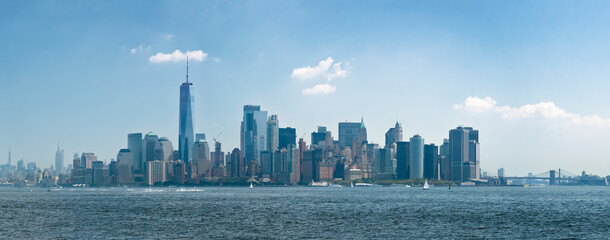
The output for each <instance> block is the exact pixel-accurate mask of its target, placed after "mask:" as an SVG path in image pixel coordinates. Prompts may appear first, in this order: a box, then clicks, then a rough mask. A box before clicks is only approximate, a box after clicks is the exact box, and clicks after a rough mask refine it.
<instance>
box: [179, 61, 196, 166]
mask: <svg viewBox="0 0 610 240" xmlns="http://www.w3.org/2000/svg"><path fill="white" fill-rule="evenodd" d="M194 101H195V99H194V96H193V83H190V82H189V61H188V58H187V59H186V82H184V83H182V85H181V86H180V130H179V134H178V138H179V141H180V143H179V146H178V153H179V156H180V159H181V160H182V161H184V162H185V163H189V162H190V159H191V148H192V147H193V140H194V139H193V136H194V134H193V102H194Z"/></svg>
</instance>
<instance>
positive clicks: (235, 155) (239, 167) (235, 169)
mask: <svg viewBox="0 0 610 240" xmlns="http://www.w3.org/2000/svg"><path fill="white" fill-rule="evenodd" d="M244 173H245V164H244V158H243V157H242V154H241V151H239V148H234V149H233V151H232V152H231V176H232V177H233V178H243V177H244Z"/></svg>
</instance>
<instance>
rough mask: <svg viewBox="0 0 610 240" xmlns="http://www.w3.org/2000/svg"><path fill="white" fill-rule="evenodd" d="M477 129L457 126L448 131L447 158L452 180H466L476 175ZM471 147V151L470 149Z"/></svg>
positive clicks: (477, 158)
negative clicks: (450, 166) (449, 162)
mask: <svg viewBox="0 0 610 240" xmlns="http://www.w3.org/2000/svg"><path fill="white" fill-rule="evenodd" d="M478 143H479V131H478V130H474V129H472V128H471V127H462V126H459V127H457V128H456V129H451V130H450V131H449V158H450V159H451V165H452V171H451V172H452V179H453V181H461V182H464V181H468V180H470V179H476V178H477V177H478V174H477V173H476V172H478V162H479V155H478V152H479V145H478ZM471 149H472V151H470V150H471Z"/></svg>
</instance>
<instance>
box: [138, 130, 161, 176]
mask: <svg viewBox="0 0 610 240" xmlns="http://www.w3.org/2000/svg"><path fill="white" fill-rule="evenodd" d="M158 141H159V137H158V136H157V134H155V133H154V132H152V131H151V132H149V133H147V134H146V136H144V140H142V162H143V164H144V165H142V166H140V167H141V168H142V169H143V170H144V169H146V162H150V161H154V160H156V159H155V146H157V142H158Z"/></svg>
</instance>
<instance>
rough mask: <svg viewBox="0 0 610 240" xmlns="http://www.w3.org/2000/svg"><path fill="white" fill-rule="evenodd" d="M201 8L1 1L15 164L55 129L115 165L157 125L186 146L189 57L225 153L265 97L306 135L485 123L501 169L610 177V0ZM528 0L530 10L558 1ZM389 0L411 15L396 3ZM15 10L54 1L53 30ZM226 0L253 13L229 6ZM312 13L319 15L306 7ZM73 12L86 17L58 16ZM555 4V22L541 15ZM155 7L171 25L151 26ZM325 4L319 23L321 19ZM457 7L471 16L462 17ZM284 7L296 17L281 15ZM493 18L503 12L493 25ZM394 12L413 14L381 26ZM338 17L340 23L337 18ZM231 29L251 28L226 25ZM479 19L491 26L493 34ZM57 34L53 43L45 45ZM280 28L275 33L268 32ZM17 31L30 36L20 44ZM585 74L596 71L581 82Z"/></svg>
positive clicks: (4, 91)
mask: <svg viewBox="0 0 610 240" xmlns="http://www.w3.org/2000/svg"><path fill="white" fill-rule="evenodd" d="M10 4H11V3H6V5H10ZM132 4H133V3H132ZM200 4H201V6H196V7H192V10H188V9H184V8H183V7H181V6H179V5H178V4H176V5H174V4H172V3H167V5H169V6H171V7H170V10H164V9H162V7H151V6H147V8H150V9H147V10H150V11H151V12H152V13H150V14H149V15H139V16H138V17H140V19H133V18H129V17H128V13H127V12H124V11H122V10H117V9H116V8H114V7H119V8H121V7H122V8H124V9H133V8H135V7H136V6H134V5H131V4H129V3H123V4H118V3H116V2H113V3H96V4H95V6H93V5H88V4H83V5H78V6H72V8H71V9H68V10H60V9H59V8H61V4H57V5H53V6H48V5H45V4H44V3H30V4H27V5H20V6H7V7H6V8H4V10H0V11H2V13H3V14H2V15H3V17H1V18H2V23H1V24H0V32H2V34H3V36H7V37H6V38H5V39H4V40H0V41H2V43H4V44H2V45H3V46H2V47H0V49H2V50H3V52H6V53H7V56H12V58H2V60H0V61H1V62H0V63H2V64H0V65H1V66H2V67H1V69H0V70H1V71H0V78H1V79H2V80H1V83H0V84H1V85H2V86H1V87H0V96H1V97H0V101H1V102H3V104H0V110H1V111H2V112H3V113H6V114H7V116H9V117H7V118H3V119H2V120H0V126H2V132H3V133H7V135H6V138H3V139H2V140H0V145H2V146H5V149H6V150H5V151H9V149H10V151H11V152H12V154H13V156H12V157H13V160H14V159H21V157H23V158H24V160H25V162H36V163H37V165H38V166H41V167H43V168H46V167H48V166H50V165H51V164H54V157H53V153H54V152H56V150H57V149H56V147H57V141H59V142H60V143H61V147H62V149H64V150H65V152H66V154H67V155H68V156H71V155H72V154H73V153H74V152H78V153H79V154H80V153H83V152H94V153H96V155H97V157H98V160H106V161H108V162H110V159H111V158H115V157H116V155H117V152H118V151H119V150H120V149H122V148H126V147H127V141H126V138H125V136H126V135H127V134H128V133H134V132H139V133H148V132H150V131H153V132H155V133H158V135H159V137H161V136H167V137H168V138H169V139H171V140H172V141H173V142H174V144H176V146H174V147H175V148H178V145H179V143H178V139H179V138H178V133H177V131H176V126H178V125H179V124H178V118H176V115H179V107H178V104H177V101H176V99H179V93H178V92H177V91H176V87H177V86H179V85H180V83H181V82H183V81H184V77H183V76H184V63H185V60H186V56H189V57H190V58H191V59H192V60H191V62H190V64H191V69H190V70H191V78H190V80H191V81H192V82H193V84H194V85H196V86H197V89H196V90H195V91H194V92H195V99H197V103H196V104H195V105H194V106H195V109H194V110H193V112H194V116H193V119H194V120H195V121H194V122H193V125H194V128H195V129H194V132H195V133H206V134H207V136H208V139H210V138H211V137H212V136H217V135H218V133H220V132H222V133H223V134H222V135H221V138H220V139H219V142H222V143H223V148H224V149H223V150H224V151H225V152H229V151H231V150H232V149H233V148H235V147H239V146H240V130H239V128H240V121H242V120H243V119H242V113H243V112H242V107H243V106H244V105H260V106H262V107H263V109H264V110H265V111H267V112H269V115H271V114H277V116H278V119H279V127H280V128H285V127H292V128H295V129H296V136H297V139H298V138H300V137H301V136H303V135H306V137H305V140H306V141H307V142H309V134H310V133H311V132H314V131H316V129H317V126H326V127H327V128H328V130H329V131H331V132H333V134H335V135H334V136H335V137H337V135H336V134H337V133H339V129H338V127H337V123H339V122H344V121H349V122H358V120H360V119H362V118H363V119H364V122H365V123H366V124H367V130H368V136H367V137H368V139H369V141H370V142H374V143H377V144H380V145H382V144H384V139H385V135H384V134H385V133H386V131H387V130H388V129H389V128H391V127H393V126H394V125H395V123H396V122H400V123H401V124H402V127H403V131H404V134H403V135H404V138H405V139H408V138H410V137H411V136H414V135H416V134H419V135H421V136H422V137H423V138H424V139H425V141H426V143H435V144H437V145H441V144H442V142H443V139H444V138H448V130H449V129H453V128H455V127H456V126H458V125H464V126H472V127H475V128H476V129H478V130H481V132H482V133H483V134H482V135H481V143H482V144H484V146H485V147H484V148H483V149H484V150H483V151H481V159H482V161H481V162H482V163H481V164H482V165H481V168H482V169H483V170H484V171H488V172H490V173H493V172H495V171H496V170H497V169H498V168H504V169H505V170H506V172H507V173H506V174H507V175H513V173H514V174H515V175H525V174H527V173H528V172H534V173H536V172H544V171H548V170H549V169H557V168H564V169H569V170H570V171H581V170H586V171H587V172H591V173H595V174H600V175H604V176H605V175H607V174H608V172H610V163H608V161H607V159H606V158H605V157H604V155H603V149H604V146H605V145H607V144H608V143H609V142H608V140H607V139H605V135H607V133H608V128H609V126H610V124H608V122H609V121H608V117H610V109H607V108H604V107H603V106H601V104H596V103H597V102H599V101H600V99H601V101H602V102H603V100H607V97H606V96H605V92H604V91H603V89H605V88H606V87H608V84H607V83H604V81H603V80H604V79H606V78H607V76H608V72H607V70H604V69H603V66H605V63H608V62H610V61H609V59H608V57H607V56H608V54H606V55H604V54H605V53H608V52H609V48H608V47H607V46H604V44H603V42H607V40H608V38H609V36H608V34H607V33H603V31H602V30H603V25H601V24H599V22H603V21H605V20H608V19H607V16H604V15H603V11H602V10H601V9H604V8H607V7H608V4H607V3H591V4H592V5H593V4H598V5H600V6H598V9H600V10H596V11H592V9H589V8H586V9H584V8H583V7H582V6H580V8H578V7H577V8H573V9H570V11H568V10H567V9H569V8H570V7H572V6H570V5H569V4H566V3H565V2H563V3H562V4H557V5H559V6H556V7H554V8H548V9H547V12H542V13H536V12H535V11H533V10H530V11H523V12H519V13H517V12H516V11H517V10H518V9H509V10H508V11H499V10H498V8H499V7H502V6H500V5H496V4H491V3H489V4H483V6H482V8H483V9H485V10H489V12H490V13H491V15H488V14H483V13H479V14H473V15H472V16H469V17H466V16H465V14H464V15H462V14H460V13H458V11H459V10H460V9H461V8H467V6H463V5H461V6H459V8H458V9H457V10H456V11H455V12H454V11H452V10H450V8H451V4H446V5H444V6H435V5H434V4H428V3H424V4H417V5H416V4H414V3H413V2H407V3H394V2H384V4H380V5H379V6H376V7H375V8H372V9H370V11H368V12H366V13H365V16H356V15H355V14H347V13H345V14H339V16H336V15H333V11H332V9H333V8H334V7H338V6H339V5H340V4H339V3H326V4H322V5H318V6H309V5H308V4H306V3H293V2H291V3H284V4H283V7H284V8H287V10H286V11H285V13H278V12H273V11H272V10H265V7H269V6H268V5H266V4H264V3H260V6H259V5H258V3H257V4H255V3H253V2H252V3H250V4H249V7H250V8H249V9H243V8H241V7H240V6H234V5H233V4H231V3H200ZM276 4H277V3H276ZM525 4H528V6H529V7H532V8H533V9H535V8H536V7H539V8H542V7H549V6H550V3H549V2H542V3H525ZM136 5H137V4H136ZM341 6H343V5H341ZM343 7H346V8H349V9H351V10H356V9H358V8H361V7H362V6H359V5H358V4H354V5H353V6H343ZM390 7H395V8H397V9H400V10H403V11H405V13H393V12H389V13H388V12H387V10H388V9H387V8H390ZM55 8H58V9H55ZM430 8H433V9H435V10H444V11H447V12H446V13H447V14H448V15H449V16H448V17H443V16H441V14H439V13H438V12H437V13H433V12H432V11H430V10H429V9H430ZM439 8H440V9H439ZM513 8H514V7H513ZM8 9H16V10H21V11H32V14H36V13H37V12H38V13H41V15H40V16H39V18H41V19H45V20H49V24H53V26H51V27H50V28H49V29H44V25H43V26H37V27H34V28H30V27H32V26H33V25H32V24H34V23H33V21H32V20H30V19H27V18H23V16H21V17H18V16H16V15H14V14H11V13H10V12H9V11H8ZM49 9H55V10H57V12H56V13H50V12H49ZM228 10H231V11H237V12H240V13H244V14H243V15H244V16H242V17H235V16H233V17H229V16H228V15H227V14H226V12H227V11H228ZM407 10H408V11H407ZM79 11H82V12H83V13H100V12H104V13H114V14H116V16H118V17H119V18H120V19H122V20H124V21H126V22H127V23H128V24H127V27H119V26H118V25H119V24H117V23H115V22H113V21H111V19H110V18H107V17H104V16H103V15H100V14H93V16H92V17H87V16H84V15H81V14H79V13H76V12H79ZM183 11H184V12H186V14H184V15H182V14H179V12H183ZM512 11H515V12H512ZM571 11H574V12H571ZM579 11H580V12H582V11H587V13H588V16H589V18H584V17H582V16H583V15H578V17H574V16H575V15H577V14H578V13H579ZM598 11H599V12H598ZM51 12H53V11H51ZM314 12H319V13H318V15H314V16H308V15H309V14H312V13H314ZM382 12H383V13H385V14H382ZM62 13H65V14H67V15H68V18H69V19H79V20H82V22H81V23H72V22H70V21H69V20H65V19H58V18H56V16H55V14H62ZM196 13H207V14H203V15H202V17H204V18H205V19H206V20H208V21H204V22H205V24H204V27H197V26H196V25H197V24H199V22H194V21H182V20H189V19H192V15H195V14H196ZM295 13H298V14H296V15H295V16H290V14H295ZM248 14H250V15H248ZM494 14H496V15H497V16H494ZM544 14H546V15H557V16H558V18H557V19H556V20H555V21H551V22H543V21H542V19H540V18H541V17H540V16H541V15H544ZM546 15H545V16H546ZM156 16H161V17H160V18H161V19H159V20H158V21H161V22H167V23H165V24H162V26H161V27H158V28H153V27H150V28H147V27H145V26H147V24H146V21H147V20H150V19H154V17H156ZM315 16H317V17H320V18H321V19H320V20H315V21H314V20H313V19H315ZM255 17H260V18H262V19H261V20H263V21H266V24H265V26H256V25H255V24H252V23H248V20H249V19H250V18H255ZM341 17H343V19H342V18H341ZM375 17H378V18H380V19H379V20H375ZM451 17H454V18H456V19H457V20H458V21H455V22H454V23H450V21H449V20H450V18H451ZM516 17H523V18H525V19H526V20H523V21H528V20H529V21H531V26H532V28H531V29H518V28H514V27H511V26H510V24H511V21H516ZM227 18H230V19H227ZM278 19H287V20H289V21H288V23H284V24H276V23H272V22H274V21H275V20H278ZM485 19H487V20H490V21H487V23H482V22H481V21H482V20H485ZM179 20H180V21H179ZM364 20H370V22H368V24H364V23H365V22H366V21H364ZM389 20H394V22H400V21H406V22H407V23H405V24H397V26H380V25H378V24H380V23H382V22H385V21H389ZM547 20H548V19H547ZM307 21H314V24H311V25H307V26H306V27H304V29H302V31H303V33H296V32H294V31H292V30H290V27H293V26H299V25H298V23H302V22H307ZM326 21H330V22H332V24H329V25H328V27H324V26H327V25H325V24H324V23H326ZM350 21H357V22H362V23H363V24H361V25H359V26H354V25H358V24H351V22H350ZM179 22H180V23H185V26H180V24H179ZM348 22H350V24H348ZM585 25H587V26H586V27H583V26H585ZM230 26H236V27H237V29H238V32H235V31H230V30H228V28H227V27H230ZM330 26H332V27H336V28H338V32H334V31H332V29H334V28H331V27H330ZM316 27H319V28H316ZM341 27H344V28H341ZM453 27H455V29H453ZM553 27H556V28H562V29H563V31H558V30H554V29H555V28H553ZM247 28H252V30H247ZM478 28H481V29H484V30H485V31H487V32H491V33H490V36H481V35H480V34H481V32H478V31H477V30H476V29H478ZM26 29H27V30H28V31H29V32H25V30H26ZM134 29H135V30H136V31H135V32H134V33H133V34H124V35H121V36H118V34H119V33H125V32H126V31H128V30H134ZM358 29H360V30H361V31H358ZM473 29H474V30H473ZM80 30H82V32H79V31H80ZM540 30H542V32H540V33H536V31H540ZM240 31H241V32H240ZM260 32H263V33H266V35H265V37H264V38H263V37H256V36H257V35H256V34H257V33H260ZM367 33H377V36H365V35H368V34H367ZM290 34H296V36H294V37H291V36H290ZM308 34H311V36H309V35H308ZM342 34H343V35H346V36H341V35H342ZM477 34H479V35H477ZM511 34H512V35H514V37H509V36H508V35H511ZM44 35H48V36H49V38H48V40H47V41H43V42H40V43H38V42H36V40H37V39H41V38H42V37H41V36H44ZM269 35H270V36H275V37H277V38H278V40H276V41H272V42H269V41H267V40H266V39H267V36H269ZM545 35H550V36H551V37H552V38H551V37H550V38H548V39H546V38H544V36H545ZM312 36H313V37H312ZM239 37H242V38H247V39H248V40H247V41H246V40H240V39H239ZM299 37H303V40H301V39H299ZM230 39H233V40H230ZM354 39H357V40H354ZM17 41H24V42H25V43H24V44H21V45H19V46H14V44H15V43H16V42H17ZM79 41H82V43H79ZM106 41H107V43H103V44H102V43H101V42H106ZM248 43H250V45H249V47H246V46H248ZM384 45H386V46H384ZM93 46H97V47H93ZM233 48H235V49H233ZM537 48H539V49H537ZM312 49H313V50H312ZM532 49H537V50H536V51H537V52H536V54H533V53H531V52H530V51H531V50H532ZM594 51H595V52H597V53H593V52H594ZM33 53H35V54H33ZM580 54H587V55H585V56H587V58H582V56H581V55H580ZM558 56H568V57H566V58H561V57H558ZM579 56H580V57H579ZM193 61H194V62H193ZM381 63H383V64H381ZM542 63H544V64H542ZM405 66H406V67H405ZM534 66H536V68H535V67H534ZM439 70H440V71H439ZM442 72H445V73H442ZM583 73H585V76H583ZM580 78H584V79H585V80H580V81H576V80H572V79H580ZM447 79H448V80H447ZM549 86H552V87H549ZM520 106H523V107H520ZM210 148H211V146H210ZM515 149H520V150H522V151H515ZM242 151H243V149H242ZM6 161H7V159H2V160H1V163H2V164H4V163H6ZM69 161H70V159H67V160H65V162H64V165H65V166H67V165H68V162H69ZM13 162H15V161H13ZM524 164H527V165H528V166H530V167H528V168H523V167H522V165H524Z"/></svg>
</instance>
